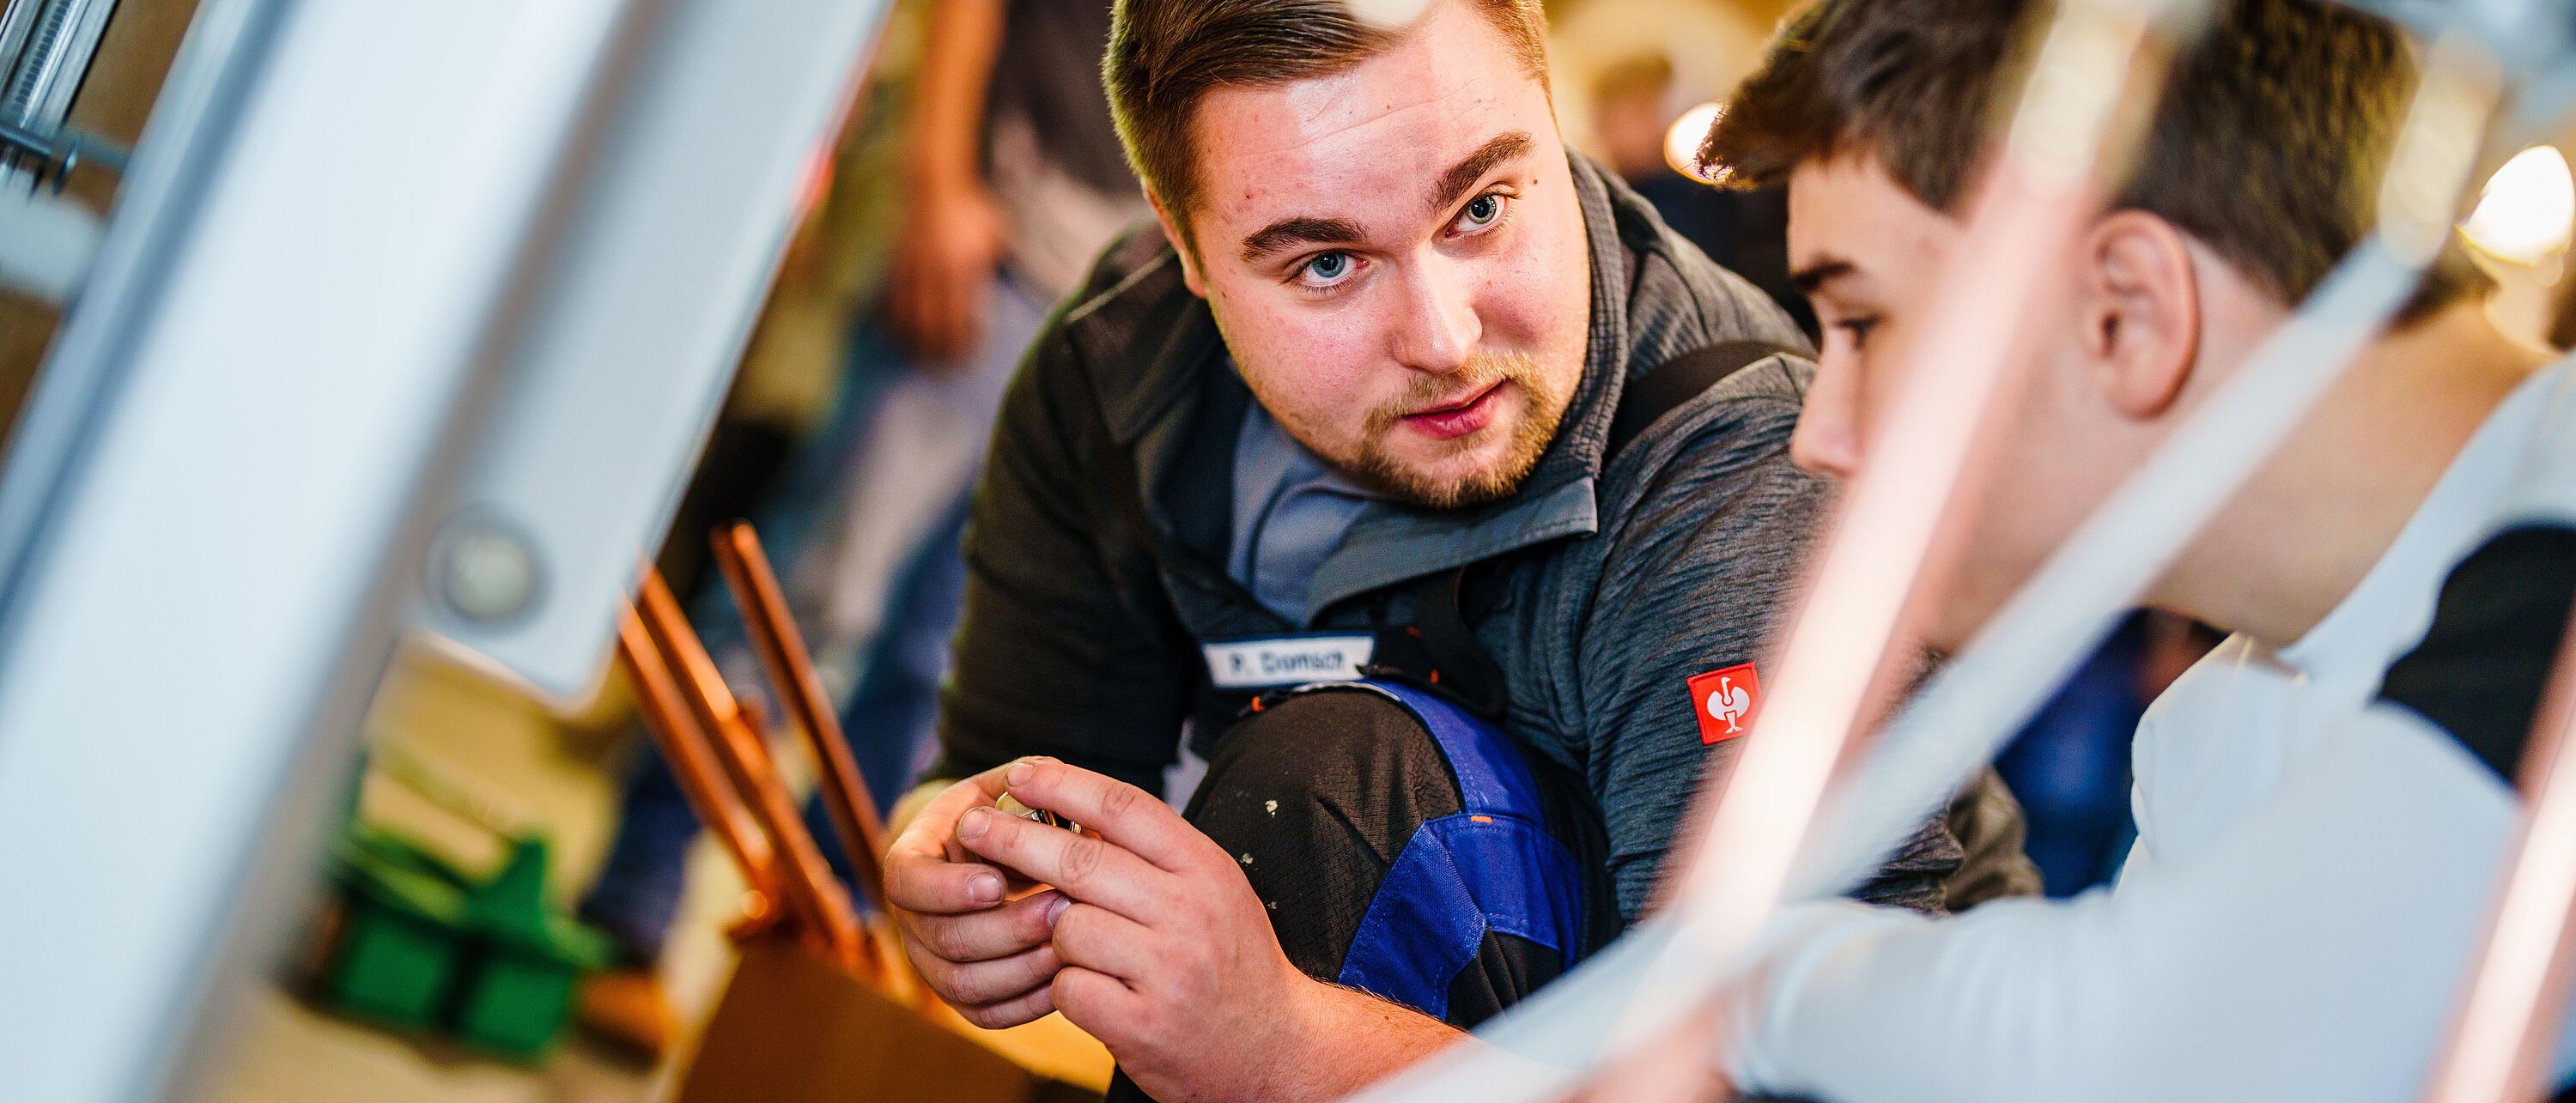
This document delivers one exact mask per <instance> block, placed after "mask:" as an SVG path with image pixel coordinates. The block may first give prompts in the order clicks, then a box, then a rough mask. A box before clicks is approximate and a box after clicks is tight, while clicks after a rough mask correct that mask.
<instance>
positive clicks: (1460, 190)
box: [1431, 130, 1532, 214]
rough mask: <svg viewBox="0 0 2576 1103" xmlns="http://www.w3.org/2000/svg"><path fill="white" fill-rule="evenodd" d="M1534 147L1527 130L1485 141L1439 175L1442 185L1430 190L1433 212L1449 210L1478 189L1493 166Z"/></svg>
mask: <svg viewBox="0 0 2576 1103" xmlns="http://www.w3.org/2000/svg"><path fill="white" fill-rule="evenodd" d="M1531 144H1532V142H1531V140H1530V136H1529V132H1528V131H1526V130H1513V131H1507V132H1505V133H1502V134H1497V135H1494V136H1493V137H1491V138H1488V139H1486V140H1485V144H1483V145H1481V146H1477V147H1476V152H1474V153H1470V154H1468V155H1467V156H1465V157H1463V158H1460V159H1459V161H1458V163H1457V164H1454V165H1451V166H1449V171H1447V172H1444V173H1441V174H1440V185H1439V186H1438V187H1436V188H1433V189H1432V191H1431V210H1432V213H1434V214H1437V213H1440V212H1442V211H1446V210H1448V209H1449V207H1450V206H1451V205H1452V204H1454V203H1456V202H1458V200H1459V199H1460V198H1461V197H1463V196H1465V195H1466V194H1467V189H1469V188H1472V187H1475V186H1476V181H1479V180H1482V179H1484V178H1485V174H1486V173H1488V172H1492V171H1493V170H1494V166H1496V165H1499V164H1502V163H1503V162H1505V161H1509V160H1511V159H1512V158H1514V157H1518V156H1520V155H1521V154H1524V153H1527V152H1529V148H1530V146H1531Z"/></svg>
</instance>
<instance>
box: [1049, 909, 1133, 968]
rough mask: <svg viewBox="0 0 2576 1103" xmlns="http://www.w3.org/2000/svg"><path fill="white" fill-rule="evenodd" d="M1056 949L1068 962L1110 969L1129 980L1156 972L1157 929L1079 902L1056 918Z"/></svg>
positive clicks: (1069, 963) (1058, 955)
mask: <svg viewBox="0 0 2576 1103" xmlns="http://www.w3.org/2000/svg"><path fill="white" fill-rule="evenodd" d="M1055 953H1056V956H1057V957H1059V958H1062V959H1064V963H1065V964H1067V965H1079V966H1081V967H1083V968H1085V969H1089V970H1091V971H1092V972H1095V973H1107V974H1109V975H1110V976H1113V977H1117V978H1118V979H1120V980H1123V981H1126V982H1128V983H1129V984H1138V983H1142V982H1143V980H1144V978H1146V977H1149V976H1152V975H1153V972H1154V961H1155V957H1156V955H1155V953H1154V944H1153V932H1152V931H1150V930H1147V929H1146V927H1145V925H1144V924H1142V923H1138V922H1136V921H1135V920H1133V919H1129V918H1127V917H1126V916H1123V915H1120V914H1118V913H1116V912H1113V911H1109V910H1106V909H1103V908H1095V907H1092V906H1091V905H1089V904H1075V905H1072V906H1070V907H1067V908H1066V909H1064V914H1062V915H1059V916H1057V917H1056V921H1055Z"/></svg>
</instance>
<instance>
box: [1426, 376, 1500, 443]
mask: <svg viewBox="0 0 2576 1103" xmlns="http://www.w3.org/2000/svg"><path fill="white" fill-rule="evenodd" d="M1507 382H1510V381H1509V380H1502V379H1498V380H1495V381H1494V382H1493V384H1492V385H1490V386H1487V387H1486V388H1485V389H1484V390H1481V391H1478V392H1476V393H1474V394H1472V395H1469V396H1467V397H1466V398H1464V399H1462V400H1460V401H1457V402H1452V403H1449V404H1446V405H1442V406H1434V407H1432V408H1430V409H1427V410H1420V411H1416V412H1414V413H1410V414H1406V415H1404V424H1406V425H1408V426H1411V427H1413V428H1414V429H1416V430H1418V431H1420V432H1421V433H1423V434H1424V435H1425V436H1428V437H1430V438H1431V439H1433V440H1455V439H1457V438H1459V437H1463V436H1466V435H1467V434H1469V433H1473V432H1475V431H1477V430H1479V429H1482V428H1484V427H1485V426H1487V425H1491V424H1493V421H1494V408H1495V407H1496V406H1497V405H1499V403H1498V402H1497V401H1496V396H1498V395H1500V394H1502V393H1503V384H1504V383H1507Z"/></svg>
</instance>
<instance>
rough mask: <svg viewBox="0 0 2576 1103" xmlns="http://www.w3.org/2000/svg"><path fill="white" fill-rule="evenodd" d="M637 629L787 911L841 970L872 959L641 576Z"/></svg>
mask: <svg viewBox="0 0 2576 1103" xmlns="http://www.w3.org/2000/svg"><path fill="white" fill-rule="evenodd" d="M642 598H643V605H642V616H643V621H644V627H645V630H646V632H647V634H648V635H649V636H650V638H651V639H652V641H653V642H654V644H656V645H657V646H659V648H660V649H661V652H662V654H663V655H664V656H665V657H666V658H668V659H669V661H670V662H671V664H672V665H673V666H675V667H677V668H678V669H679V671H680V673H681V678H680V679H679V681H678V685H677V688H678V689H679V691H680V696H681V697H682V698H683V699H684V700H686V701H687V702H688V707H689V709H690V711H691V712H693V713H694V714H695V715H696V716H697V720H698V723H699V724H700V725H701V726H703V727H704V728H705V729H706V730H707V731H709V732H711V733H713V734H714V736H715V738H714V740H713V743H714V746H715V751H716V758H717V760H718V761H720V762H722V763H724V765H725V769H726V771H727V772H728V773H729V774H731V775H732V777H733V782H734V786H735V788H736V789H738V790H739V791H740V792H741V793H742V794H743V797H744V799H745V801H746V802H747V803H748V804H749V805H750V807H751V812H752V816H753V818H754V819H756V820H758V821H759V823H760V826H761V827H762V828H763V829H764V830H766V831H767V832H768V834H769V838H770V841H771V843H772V844H773V845H775V846H776V847H777V849H778V851H779V853H780V855H781V856H782V857H783V859H784V861H783V862H782V863H781V866H782V872H783V876H781V877H780V878H779V882H780V888H781V890H782V892H783V895H784V897H785V899H786V903H787V906H788V908H789V910H790V911H791V912H792V913H793V914H794V915H796V916H797V918H798V919H799V920H801V921H803V922H804V923H805V924H806V925H807V928H808V929H809V930H811V931H812V932H813V934H814V936H815V937H816V939H818V940H819V941H820V942H821V943H822V945H823V947H824V948H825V949H826V950H827V951H828V952H829V953H830V954H831V955H832V956H833V957H834V958H835V959H836V960H838V961H840V962H841V963H842V964H843V965H844V966H847V967H849V968H852V969H858V968H861V967H863V966H866V965H867V964H868V963H869V962H870V960H871V959H872V958H873V957H874V955H873V954H872V953H870V952H869V949H868V944H867V942H866V941H865V940H864V939H863V938H862V937H861V932H860V928H859V918H858V912H857V910H856V909H855V908H853V907H851V906H850V897H849V894H848V893H847V892H845V891H843V890H842V888H841V883H840V880H839V879H838V878H836V877H834V876H833V874H832V866H831V863H830V862H829V861H828V860H826V859H825V858H824V857H823V851H822V848H820V847H818V846H816V845H815V843H814V836H813V833H811V832H809V831H807V830H806V829H805V821H804V820H803V819H802V818H800V817H798V816H797V814H796V805H795V802H794V801H793V800H791V799H789V798H788V795H787V786H786V783H785V782H783V781H781V780H780V779H779V776H778V769H777V764H776V763H774V762H772V761H771V760H770V757H769V747H768V745H767V744H766V743H764V742H763V741H762V738H761V734H760V733H759V732H758V731H755V730H753V728H752V727H751V725H750V724H748V723H746V722H745V718H744V716H743V712H742V708H741V706H740V705H739V704H738V703H736V702H735V700H734V697H733V691H732V690H731V689H730V688H728V687H727V686H726V685H725V683H724V677H723V675H721V674H719V673H718V672H717V670H716V664H715V660H714V659H712V658H710V657H708V655H707V651H706V647H705V645H704V644H702V643H700V642H699V640H698V636H697V633H696V631H694V630H693V629H691V628H690V627H689V622H688V618H687V616H686V615H684V614H683V613H681V611H680V603H679V599H677V598H675V597H673V596H672V595H671V588H670V586H669V585H667V584H665V583H664V582H663V581H662V575H661V572H659V571H656V570H653V569H651V568H649V567H648V568H647V569H646V570H645V573H644V582H643V586H642Z"/></svg>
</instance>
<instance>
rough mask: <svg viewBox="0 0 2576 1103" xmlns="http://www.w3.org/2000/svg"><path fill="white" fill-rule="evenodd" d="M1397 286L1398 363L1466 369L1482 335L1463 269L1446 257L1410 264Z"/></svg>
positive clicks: (1443, 371) (1421, 367)
mask: <svg viewBox="0 0 2576 1103" xmlns="http://www.w3.org/2000/svg"><path fill="white" fill-rule="evenodd" d="M1402 286H1403V288H1404V296H1405V305H1404V310H1403V312H1402V314H1401V316H1399V317H1398V318H1397V319H1396V320H1395V329H1394V333H1393V335H1392V344H1393V346H1394V348H1393V350H1392V351H1393V353H1394V355H1395V359H1396V360H1397V362H1399V363H1402V364H1403V365H1404V366H1406V367H1408V368H1412V369H1414V370H1415V371H1425V372H1436V373H1439V374H1443V375H1445V374H1448V373H1450V372H1454V371H1457V370H1458V369H1459V368H1462V367H1465V366H1466V364H1467V359H1468V357H1470V356H1472V355H1474V353H1475V350H1476V344H1477V342H1479V341H1481V340H1483V339H1484V336H1485V325H1484V321H1483V320H1482V319H1481V318H1479V317H1477V315H1476V302H1475V294H1474V289H1473V288H1472V287H1471V286H1470V285H1469V283H1468V273H1467V272H1466V271H1465V270H1464V269H1462V268H1460V267H1459V266H1457V265H1453V264H1450V263H1447V262H1446V261H1445V260H1433V261H1429V262H1426V263H1423V264H1418V265H1414V266H1413V267H1412V273H1411V275H1410V277H1409V278H1407V279H1406V280H1404V281H1403V285H1402Z"/></svg>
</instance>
